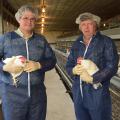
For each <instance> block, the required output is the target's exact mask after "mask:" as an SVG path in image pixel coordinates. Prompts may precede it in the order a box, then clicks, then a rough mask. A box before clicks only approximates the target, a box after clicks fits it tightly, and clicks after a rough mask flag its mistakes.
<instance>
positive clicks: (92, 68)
mask: <svg viewBox="0 0 120 120" xmlns="http://www.w3.org/2000/svg"><path fill="white" fill-rule="evenodd" d="M77 63H78V64H81V65H82V66H83V67H84V68H85V69H86V70H87V72H88V73H89V74H90V75H91V76H92V75H93V74H95V73H96V72H97V71H99V68H98V67H97V65H96V64H95V63H94V62H93V61H91V60H89V59H83V58H81V57H80V58H78V59H77ZM99 86H102V84H101V83H96V84H93V88H94V89H97V88H98V87H99Z"/></svg>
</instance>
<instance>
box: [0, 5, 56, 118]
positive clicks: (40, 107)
mask: <svg viewBox="0 0 120 120" xmlns="http://www.w3.org/2000/svg"><path fill="white" fill-rule="evenodd" d="M15 17H16V20H17V21H18V23H19V28H18V29H17V30H15V31H13V32H8V33H6V34H4V35H2V36H1V37H0V76H1V78H0V79H1V80H2V110H3V115H4V120H45V117H46V107H47V97H46V88H45V85H44V76H45V72H46V71H48V70H50V69H52V68H54V66H55V64H56V58H55V54H54V52H53V51H52V48H51V47H50V45H49V44H48V42H47V40H46V39H45V37H44V36H42V35H40V34H37V33H35V32H34V27H35V22H36V20H37V17H38V11H37V10H36V9H35V8H33V7H31V6H29V5H24V6H22V7H21V8H20V9H18V11H17V13H16V14H15ZM19 55H21V56H24V57H25V58H26V59H27V62H26V64H25V66H24V67H21V66H17V65H16V64H14V62H13V61H11V62H9V63H7V64H4V63H3V60H4V59H6V58H11V57H13V56H19ZM21 70H22V71H23V72H22V74H21V75H19V76H18V77H17V78H16V79H17V83H16V84H17V85H16V86H15V85H14V84H13V83H14V81H13V79H12V75H11V73H14V74H16V73H19V72H20V71H21Z"/></svg>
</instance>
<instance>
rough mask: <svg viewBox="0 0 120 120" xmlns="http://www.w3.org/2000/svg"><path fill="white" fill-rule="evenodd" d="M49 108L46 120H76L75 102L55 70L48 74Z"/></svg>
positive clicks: (46, 80) (46, 82)
mask: <svg viewBox="0 0 120 120" xmlns="http://www.w3.org/2000/svg"><path fill="white" fill-rule="evenodd" d="M45 85H46V88H47V98H48V108H47V119H46V120H75V114H74V108H73V102H72V100H71V98H70V96H69V95H68V93H66V90H65V87H64V85H63V84H62V81H61V80H60V78H59V76H58V74H57V73H56V71H55V69H53V70H51V71H49V72H47V73H46V78H45Z"/></svg>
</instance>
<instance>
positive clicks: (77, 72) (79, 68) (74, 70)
mask: <svg viewBox="0 0 120 120" xmlns="http://www.w3.org/2000/svg"><path fill="white" fill-rule="evenodd" d="M72 72H73V74H74V75H80V73H81V65H79V64H77V65H76V66H75V67H74V68H73V69H72Z"/></svg>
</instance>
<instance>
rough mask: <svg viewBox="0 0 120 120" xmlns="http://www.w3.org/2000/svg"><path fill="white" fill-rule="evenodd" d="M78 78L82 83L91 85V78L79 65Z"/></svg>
mask: <svg viewBox="0 0 120 120" xmlns="http://www.w3.org/2000/svg"><path fill="white" fill-rule="evenodd" d="M80 78H81V80H82V81H85V82H87V83H91V84H92V83H93V77H91V75H90V74H89V73H88V72H87V70H86V69H85V68H83V66H82V65H80Z"/></svg>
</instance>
